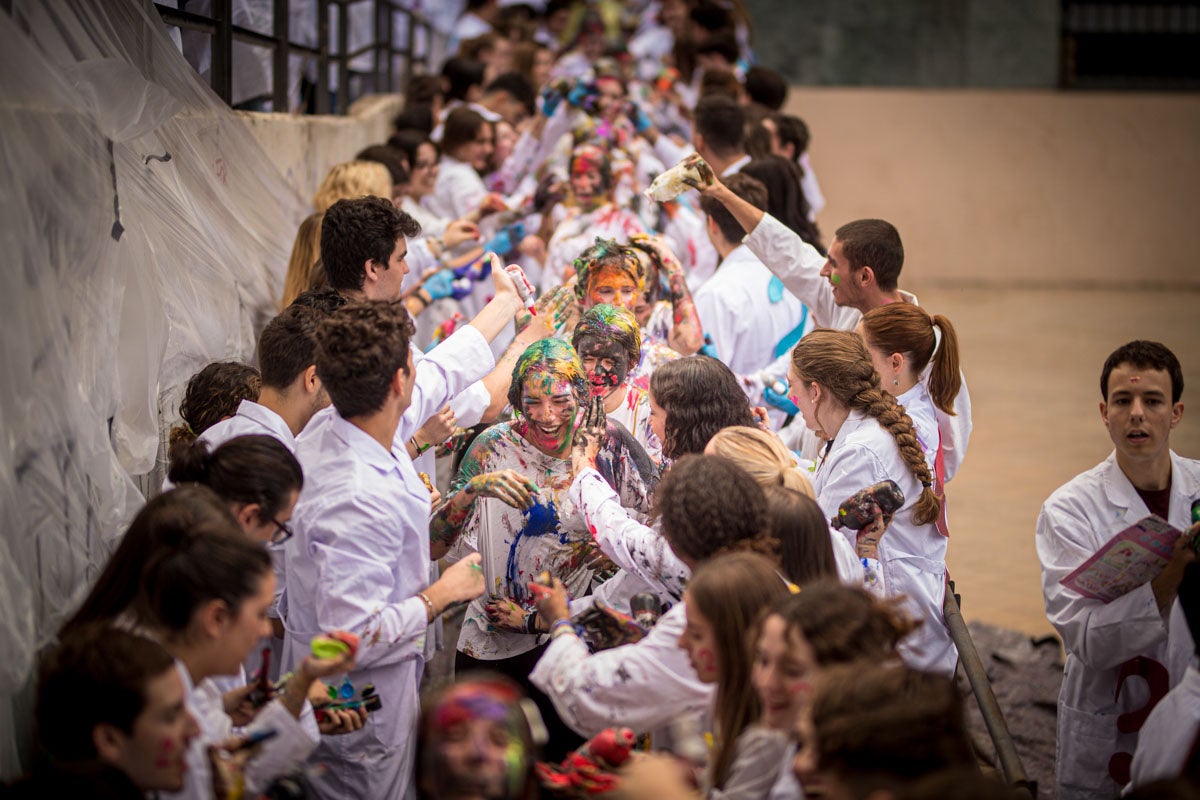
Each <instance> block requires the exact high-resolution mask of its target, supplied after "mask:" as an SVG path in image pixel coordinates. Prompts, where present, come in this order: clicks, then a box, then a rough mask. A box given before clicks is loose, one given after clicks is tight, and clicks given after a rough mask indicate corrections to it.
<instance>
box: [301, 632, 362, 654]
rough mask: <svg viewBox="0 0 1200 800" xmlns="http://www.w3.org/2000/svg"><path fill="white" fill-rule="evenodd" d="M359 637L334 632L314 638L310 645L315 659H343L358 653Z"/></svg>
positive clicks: (347, 633)
mask: <svg viewBox="0 0 1200 800" xmlns="http://www.w3.org/2000/svg"><path fill="white" fill-rule="evenodd" d="M358 641H359V640H358V637H357V636H355V635H354V634H353V633H350V632H349V631H333V632H331V633H326V634H323V635H319V636H314V637H313V638H312V641H311V642H310V643H309V649H310V650H312V654H313V657H314V658H341V657H342V656H344V655H346V654H347V653H349V654H350V655H352V656H353V655H354V654H356V653H357V652H358Z"/></svg>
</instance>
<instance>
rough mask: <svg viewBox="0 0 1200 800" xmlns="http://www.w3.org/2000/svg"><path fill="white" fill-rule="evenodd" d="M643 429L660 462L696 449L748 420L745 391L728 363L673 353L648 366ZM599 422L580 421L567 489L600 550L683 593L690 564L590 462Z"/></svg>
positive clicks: (670, 592)
mask: <svg viewBox="0 0 1200 800" xmlns="http://www.w3.org/2000/svg"><path fill="white" fill-rule="evenodd" d="M649 401H650V421H649V424H650V429H651V430H652V431H653V432H654V435H655V436H656V437H657V438H658V440H659V441H660V442H662V444H663V459H664V464H666V465H669V464H670V463H671V462H672V461H674V460H675V459H677V458H681V457H683V456H685V455H688V454H693V453H702V452H704V448H705V446H706V445H707V444H708V441H709V439H710V438H712V436H713V435H715V434H716V433H717V432H718V431H720V430H722V429H723V428H728V427H730V426H735V425H744V426H754V425H755V419H754V415H753V414H752V413H751V411H750V405H749V403H748V402H747V401H746V395H745V394H743V393H742V390H741V387H740V386H738V382H737V378H736V377H735V376H734V374H733V373H732V372H730V370H729V367H727V366H725V365H724V364H722V363H721V362H720V361H717V360H716V359H715V358H709V357H707V356H691V357H688V358H680V359H677V360H675V361H672V362H670V363H669V364H666V365H665V366H663V368H662V369H660V370H659V371H658V372H656V373H655V374H654V378H653V381H652V383H651V387H650V393H649ZM602 429H603V428H602V427H601V426H600V425H597V424H595V422H594V421H593V425H592V428H591V429H589V428H588V427H581V428H580V430H579V432H578V433H577V434H576V442H575V445H574V447H573V449H572V453H571V461H572V465H571V468H572V471H573V473H574V476H575V477H574V480H573V481H572V483H571V490H570V495H571V499H572V500H573V501H574V503H575V505H576V506H577V507H578V508H579V510H580V513H581V514H582V515H583V519H584V521H585V522H586V523H587V527H588V530H590V531H591V532H592V536H593V537H595V540H596V544H597V545H598V546H599V547H600V549H601V551H602V552H603V553H604V554H605V555H606V556H608V557H609V558H610V559H612V560H613V562H614V563H615V564H616V565H617V566H618V567H620V568H621V569H622V570H624V571H625V572H626V573H627V574H628V575H631V576H635V577H636V578H638V579H639V580H640V581H641V582H644V583H645V584H647V585H648V586H649V587H650V588H651V589H652V590H653V591H654V592H656V593H657V594H658V595H659V596H660V597H661V598H662V599H663V600H664V601H665V602H669V603H675V602H678V601H679V599H680V598H681V597H682V596H683V588H684V586H685V584H686V583H687V579H688V576H689V574H690V571H689V569H688V567H687V565H686V564H684V563H683V562H682V561H681V560H680V559H679V558H678V557H677V556H676V555H675V554H674V552H673V551H672V549H671V548H670V547H668V546H667V544H666V540H665V539H664V537H663V535H662V533H661V532H660V528H661V526H660V523H659V522H658V521H655V522H654V524H653V525H647V524H645V523H644V522H643V521H642V520H640V519H635V518H634V517H633V516H632V515H630V514H629V513H628V511H627V510H626V509H625V508H624V507H623V504H622V503H621V500H620V498H619V497H618V496H617V495H616V493H615V492H613V491H612V488H611V487H610V486H609V485H608V482H607V481H606V480H605V479H604V478H603V476H602V475H601V474H600V472H599V471H598V470H597V466H598V464H599V463H600V462H599V461H598V460H597V455H598V453H599V449H598V446H597V444H596V442H595V440H596V439H598V432H599V431H600V430H602Z"/></svg>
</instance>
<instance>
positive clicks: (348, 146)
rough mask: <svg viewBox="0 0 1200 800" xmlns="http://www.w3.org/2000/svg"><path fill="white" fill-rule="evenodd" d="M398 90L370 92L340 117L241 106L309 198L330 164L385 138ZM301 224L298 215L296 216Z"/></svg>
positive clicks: (242, 114) (396, 107)
mask: <svg viewBox="0 0 1200 800" xmlns="http://www.w3.org/2000/svg"><path fill="white" fill-rule="evenodd" d="M403 103H404V100H403V98H402V97H401V96H400V95H371V96H368V97H364V98H362V99H361V100H359V101H358V102H356V103H354V104H353V105H352V106H351V107H350V113H349V114H347V115H346V116H344V117H335V116H311V115H296V114H264V113H259V112H254V111H239V112H237V114H238V115H239V116H240V117H242V119H244V120H245V121H246V124H247V125H248V126H249V128H250V132H251V133H252V134H254V138H256V139H258V142H259V144H261V145H262V146H263V149H264V150H266V151H267V156H268V157H270V159H271V161H272V163H274V164H275V166H276V167H277V168H278V169H279V171H280V173H282V174H283V176H284V179H285V180H287V182H288V183H290V184H291V185H292V186H294V187H295V188H296V191H298V192H299V193H300V196H301V197H303V198H305V199H306V200H307V199H310V198H311V197H312V196H313V192H315V191H316V190H317V187H318V186H319V185H320V184H321V180H322V179H323V178H324V177H325V174H326V173H327V172H329V169H330V167H332V166H333V165H334V164H338V163H341V162H343V161H349V160H350V159H352V158H353V157H354V154H355V153H357V152H358V151H359V150H362V149H363V148H364V147H367V146H368V145H372V144H379V143H381V142H384V141H387V138H388V136H390V135H391V133H392V118H393V117H395V116H396V113H397V112H399V111H400V108H401V107H402V106H403ZM297 224H299V220H297Z"/></svg>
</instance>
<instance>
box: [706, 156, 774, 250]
mask: <svg viewBox="0 0 1200 800" xmlns="http://www.w3.org/2000/svg"><path fill="white" fill-rule="evenodd" d="M723 180H724V182H725V185H726V186H727V187H729V191H731V192H733V193H734V194H736V195H737V196H738V197H740V198H742V199H743V200H745V201H746V202H747V203H749V204H750V205H752V206H754V207H755V208H757V209H759V210H760V211H766V210H767V187H766V186H763V183H762V181H760V180H758V178H752V177H751V176H749V175H743V174H742V173H740V172H736V173H734V174H733V175H730V176H729V177H727V178H724V179H723ZM700 208H701V209H702V210H703V211H704V213H705V214H707V215H708V216H709V218H710V219H711V220H712V221H713V223H714V224H716V226H717V229H718V230H720V231H721V235H722V236H724V237H725V238H726V239H727V240H728V241H729V242H730V243H732V244H738V243H740V242H741V241H742V239H744V238H746V229H745V228H743V227H742V223H740V222H738V221H737V219H735V218H734V216H733V213H732V212H731V211H730V210H729V209H728V208H726V207H725V204H724V203H722V202H721V201H720V200H716V199H714V198H712V197H709V196H708V195H704V194H702V195H700Z"/></svg>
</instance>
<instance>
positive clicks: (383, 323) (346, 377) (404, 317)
mask: <svg viewBox="0 0 1200 800" xmlns="http://www.w3.org/2000/svg"><path fill="white" fill-rule="evenodd" d="M415 332H416V328H415V327H414V325H413V321H412V318H411V317H410V316H409V315H408V310H407V309H405V308H404V305H403V303H399V302H397V303H389V302H386V301H383V300H377V301H368V302H364V303H350V304H348V305H345V306H343V307H341V308H339V309H338V310H337V311H335V312H334V313H333V314H330V315H329V318H328V319H326V320H324V321H323V322H322V323H321V324H320V326H319V327H318V328H317V352H316V365H317V376H318V377H319V378H320V379H321V383H322V384H323V385H324V387H325V390H326V391H327V392H328V393H329V398H330V399H331V400H332V401H333V406H334V408H336V409H337V411H338V413H339V414H341V415H342V416H343V417H346V418H350V417H357V416H359V415H361V414H369V413H371V412H374V411H378V410H379V409H380V408H382V407H383V403H384V400H386V399H387V395H388V389H389V387H390V385H391V381H392V376H393V375H395V374H396V371H397V370H400V369H403V370H405V372H406V373H407V371H408V359H409V340H410V339H411V338H412V336H413V334H414V333H415Z"/></svg>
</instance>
